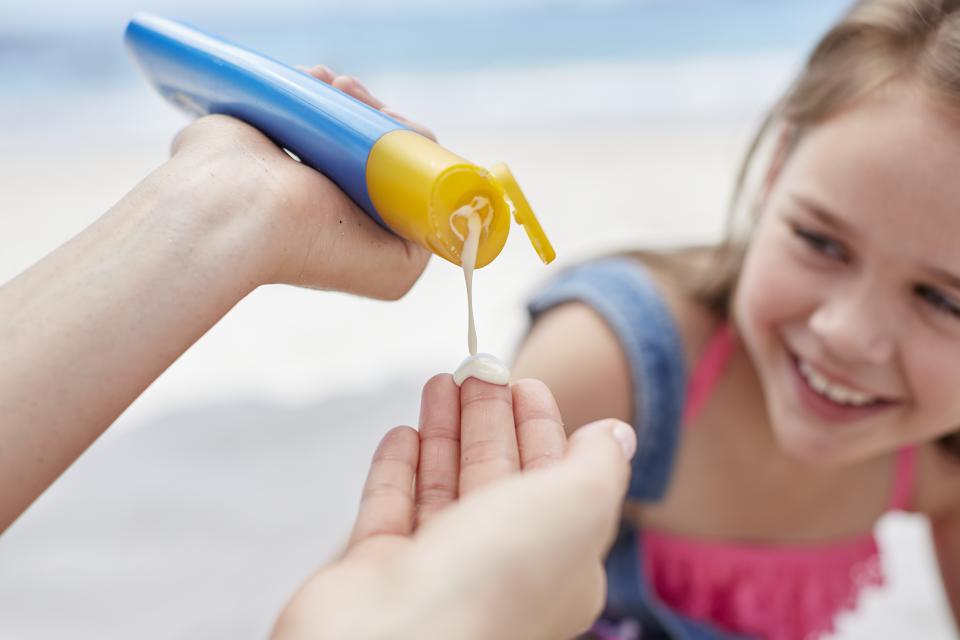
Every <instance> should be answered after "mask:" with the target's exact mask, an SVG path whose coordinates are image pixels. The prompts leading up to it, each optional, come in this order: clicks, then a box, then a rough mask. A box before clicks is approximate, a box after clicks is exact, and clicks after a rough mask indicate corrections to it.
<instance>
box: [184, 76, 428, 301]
mask: <svg viewBox="0 0 960 640" xmlns="http://www.w3.org/2000/svg"><path fill="white" fill-rule="evenodd" d="M303 71H304V72H305V73H309V74H310V75H311V76H313V77H315V78H317V79H318V80H321V81H323V82H327V83H329V84H331V85H332V86H334V87H336V88H337V89H340V90H341V91H343V92H344V93H347V94H348V95H350V96H352V97H354V98H356V99H357V100H360V101H361V102H364V103H366V104H368V105H370V106H372V107H374V108H376V109H380V110H382V111H384V113H387V114H388V115H390V116H391V117H393V118H395V119H397V120H398V121H400V122H402V123H403V124H405V125H407V126H409V127H411V128H413V129H415V130H417V131H418V132H420V133H422V134H423V135H426V136H428V137H430V138H433V133H432V132H430V131H429V130H427V129H426V128H425V127H423V126H421V125H418V124H416V123H413V122H410V121H409V120H407V119H406V118H404V117H403V116H401V115H399V114H397V113H396V112H394V111H392V110H390V109H387V108H386V107H384V105H383V103H382V102H380V101H379V100H378V99H377V98H376V97H374V96H373V95H372V94H371V93H370V92H369V91H368V90H367V89H366V88H365V87H364V86H363V85H362V84H360V82H359V81H357V80H356V79H355V78H352V77H350V76H338V75H336V74H334V73H333V72H332V71H330V70H329V69H328V68H326V67H323V66H318V67H313V68H310V69H303ZM171 156H172V162H175V163H178V164H179V165H180V166H181V167H182V168H183V167H185V168H186V169H187V171H186V172H182V171H181V172H179V173H177V174H176V175H177V176H182V175H183V174H184V173H186V174H188V175H191V176H194V180H195V181H196V183H197V184H196V186H197V188H200V189H203V190H204V191H206V192H207V193H210V192H211V191H214V192H216V193H219V194H221V195H222V197H221V198H218V199H217V201H218V202H220V203H221V207H222V209H223V211H219V212H212V215H231V214H232V213H233V212H234V211H236V210H238V209H240V208H244V209H250V210H252V211H253V212H254V213H253V214H252V217H251V219H250V224H251V225H255V227H256V232H255V233H251V234H245V235H244V236H243V237H244V238H253V239H254V240H255V244H254V245H253V246H243V247H238V249H237V250H238V252H245V253H248V254H249V253H259V254H260V255H252V256H250V259H256V260H258V261H259V263H262V264H265V265H267V267H266V268H265V270H264V275H263V282H261V283H258V284H266V283H268V282H279V283H286V284H294V285H299V286H305V287H311V288H316V289H327V290H335V291H343V292H347V293H353V294H357V295H362V296H367V297H372V298H380V299H396V298H399V297H401V296H402V295H404V294H405V293H406V292H407V291H408V290H409V289H410V287H411V286H413V283H414V282H416V280H417V278H419V277H420V274H421V273H422V272H423V269H424V267H425V266H426V263H427V259H428V257H429V253H428V252H427V251H426V250H425V249H423V248H422V247H420V246H419V245H416V244H414V243H412V242H409V241H408V240H405V239H403V238H400V237H398V236H396V235H394V234H392V233H390V232H388V231H386V230H384V229H383V228H382V227H380V226H379V225H378V224H377V223H376V222H374V221H373V220H372V219H371V218H370V217H369V216H367V215H366V214H365V213H364V212H363V211H362V210H361V209H360V208H359V207H358V206H357V205H356V204H354V202H353V201H352V200H350V198H348V197H347V196H346V195H345V194H344V193H343V192H342V191H341V190H340V189H339V188H338V187H337V185H336V184H334V183H333V182H332V181H331V180H329V179H328V178H327V177H326V176H324V175H323V174H321V173H320V172H318V171H316V170H314V169H312V168H310V167H308V166H306V165H304V164H301V163H300V162H298V161H296V160H294V159H293V158H291V157H290V156H289V155H288V154H287V153H286V152H285V151H284V150H283V149H281V148H280V147H278V146H277V145H276V144H275V143H274V142H273V141H271V140H270V139H269V138H267V137H266V136H265V135H263V134H262V133H260V132H259V131H258V130H257V129H255V128H254V127H252V126H250V125H248V124H245V123H243V122H241V121H239V120H236V119H234V118H231V117H228V116H223V115H212V116H206V117H203V118H200V119H198V120H196V121H194V122H193V123H191V124H190V125H189V126H187V127H186V128H185V129H183V130H182V131H181V132H180V133H179V134H178V135H177V137H176V138H175V139H174V141H173V144H172V148H171ZM251 203H252V205H253V206H248V205H250V204H251ZM244 242H245V241H244ZM245 244H249V243H246V242H245Z"/></svg>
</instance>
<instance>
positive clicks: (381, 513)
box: [274, 375, 635, 640]
mask: <svg viewBox="0 0 960 640" xmlns="http://www.w3.org/2000/svg"><path fill="white" fill-rule="evenodd" d="M634 448H635V438H634V435H633V430H632V429H631V428H630V427H629V426H627V425H625V424H623V423H621V422H618V421H612V420H610V421H601V422H599V423H594V424H593V425H588V426H587V427H583V428H581V429H579V430H578V431H577V432H576V434H575V435H574V436H573V437H572V438H571V439H570V442H567V441H566V436H565V435H564V430H563V424H562V421H561V418H560V414H559V411H558V410H557V405H556V402H555V401H554V399H553V396H552V394H551V393H550V391H549V390H548V389H547V388H546V387H545V386H544V385H543V384H542V383H540V382H538V381H534V380H521V381H519V382H516V383H513V384H512V385H511V386H510V387H504V386H496V385H490V384H487V383H484V382H480V381H478V380H475V379H472V378H471V379H468V380H467V381H466V382H465V383H464V384H463V387H462V388H461V389H458V388H457V387H456V385H455V384H454V383H453V380H452V379H451V378H450V376H446V375H444V376H437V377H434V378H432V379H431V380H430V381H429V382H428V383H427V385H426V386H425V387H424V392H423V399H422V406H421V415H420V430H419V433H418V432H417V431H414V430H413V429H411V428H409V427H398V428H396V429H393V430H392V431H390V432H388V433H387V435H386V436H384V438H383V440H382V441H381V443H380V446H379V447H378V449H377V452H376V454H375V455H374V458H373V462H372V463H371V466H370V472H369V475H368V478H367V482H366V485H365V487H364V490H363V495H362V498H361V503H360V509H359V514H358V516H357V520H356V524H355V526H354V529H353V533H352V535H351V538H350V542H349V544H348V545H347V549H346V551H345V552H344V554H343V555H342V557H340V558H339V559H338V560H337V561H335V562H334V563H332V564H331V565H329V566H328V567H325V568H323V569H321V570H320V571H319V572H318V573H317V574H315V575H314V576H313V577H312V578H310V580H308V581H307V583H306V584H305V585H304V586H303V587H302V588H301V589H300V591H299V592H298V593H297V594H296V595H295V596H294V598H293V599H292V600H291V601H290V603H289V604H288V606H287V607H286V609H285V610H284V612H283V614H282V615H281V617H280V619H279V620H278V623H277V626H276V628H275V630H274V638H276V639H279V640H288V639H291V638H308V637H309V638H338V637H353V638H424V639H429V638H441V637H442V638H447V637H457V638H464V639H469V638H490V637H496V638H524V639H533V638H562V637H571V636H573V635H575V634H577V633H579V632H580V631H583V630H584V629H586V628H587V627H588V626H589V624H590V623H591V622H592V621H593V620H594V619H595V618H596V616H597V615H598V614H599V612H600V608H601V606H602V603H603V600H604V594H605V579H604V571H603V563H602V561H603V557H604V555H605V553H606V550H607V548H608V547H609V544H610V542H611V541H612V538H613V535H614V532H615V526H616V521H617V516H618V514H619V508H620V503H621V501H622V499H623V495H624V492H625V489H626V483H627V479H628V476H629V466H628V463H627V461H628V459H629V458H630V457H631V456H632V454H633V450H634Z"/></svg>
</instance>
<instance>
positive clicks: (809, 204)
mask: <svg viewBox="0 0 960 640" xmlns="http://www.w3.org/2000/svg"><path fill="white" fill-rule="evenodd" d="M791 197H792V198H793V200H794V201H795V202H796V203H797V204H799V205H800V206H801V207H803V208H804V209H806V210H807V211H809V212H810V213H811V214H812V215H813V216H814V217H815V218H817V219H818V220H820V221H821V222H822V223H823V224H825V225H827V226H828V227H832V228H834V229H837V230H838V231H841V232H843V233H847V234H850V235H852V236H856V235H857V233H856V231H855V230H854V229H853V227H851V226H850V225H849V224H847V223H846V222H844V221H843V220H841V219H840V217H839V216H837V215H835V214H833V213H830V212H829V211H827V210H826V209H824V208H823V207H822V206H820V205H818V204H817V203H815V202H813V201H812V200H809V199H807V198H805V197H803V196H800V195H797V194H791ZM922 269H923V271H924V272H926V273H927V274H928V275H930V277H932V278H933V279H935V280H939V281H941V282H942V283H944V284H946V285H947V286H948V287H950V288H951V289H956V290H957V291H960V276H958V275H955V274H953V273H950V272H949V271H946V270H945V269H940V268H939V267H933V266H930V265H922Z"/></svg>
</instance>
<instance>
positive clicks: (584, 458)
mask: <svg viewBox="0 0 960 640" xmlns="http://www.w3.org/2000/svg"><path fill="white" fill-rule="evenodd" d="M636 449H637V436H636V433H635V432H634V430H633V427H631V426H630V425H628V424H627V423H625V422H621V421H620V420H599V421H597V422H591V423H590V424H587V425H584V426H583V427H580V428H579V429H577V430H576V431H575V432H574V434H573V435H572V436H571V437H570V441H569V442H568V444H567V451H566V455H565V462H564V464H563V465H562V466H563V467H566V468H567V470H568V479H569V481H570V482H571V484H572V487H571V489H570V491H572V492H573V494H574V495H575V496H576V504H579V505H581V508H582V509H585V510H587V511H588V512H591V513H592V514H593V515H594V517H593V518H590V519H589V520H590V521H593V522H595V523H597V524H598V525H599V526H604V527H605V528H607V529H606V534H607V535H605V536H601V537H602V539H603V540H604V542H605V544H606V545H609V543H610V542H612V540H613V535H614V533H615V532H616V524H617V519H618V516H619V514H620V509H621V507H622V505H623V498H624V496H625V495H626V492H627V484H628V482H629V481H630V470H631V468H630V464H629V462H630V460H631V459H632V458H633V454H634V453H635V452H636ZM604 548H606V547H604Z"/></svg>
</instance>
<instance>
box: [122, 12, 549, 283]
mask: <svg viewBox="0 0 960 640" xmlns="http://www.w3.org/2000/svg"><path fill="white" fill-rule="evenodd" d="M126 43H127V46H128V48H129V50H130V52H131V54H132V55H133V56H134V58H135V59H136V61H137V63H138V65H139V66H140V69H141V70H142V71H143V73H144V75H145V76H146V77H147V79H148V80H149V81H150V82H151V83H152V84H153V85H154V87H155V88H156V89H157V91H159V92H160V94H161V95H162V96H163V97H165V98H166V99H167V100H169V101H170V102H172V103H173V104H175V105H177V106H179V107H180V108H181V109H183V110H185V111H187V112H189V113H191V114H193V115H200V116H202V115H206V114H211V113H216V114H224V115H229V116H233V117H236V118H238V119H240V120H243V121H244V122H247V123H248V124H251V125H253V126H254V127H256V128H257V129H259V130H260V131H262V132H263V133H264V134H266V135H267V136H269V137H270V138H271V139H272V140H274V141H275V142H276V143H277V144H279V145H281V146H283V147H284V148H286V149H289V150H290V151H292V152H293V153H294V154H296V155H297V157H299V158H300V159H301V160H302V161H303V162H304V163H305V164H307V165H309V166H311V167H313V168H315V169H317V170H319V171H321V172H322V173H324V175H326V176H327V177H329V178H330V179H331V180H333V181H334V182H335V183H336V184H337V185H338V186H339V187H340V188H341V189H342V190H343V191H344V192H345V193H346V194H347V195H348V196H350V198H351V199H352V200H353V201H354V202H355V203H357V204H358V205H359V206H360V208H361V209H362V210H363V211H364V212H366V213H367V214H368V215H369V216H370V217H371V218H372V219H374V220H376V221H377V222H378V223H379V224H381V225H382V226H384V227H386V228H388V229H390V230H391V231H393V232H394V233H396V234H397V235H399V236H401V237H403V238H406V239H407V240H410V241H412V242H415V243H417V244H419V245H420V246H422V247H425V248H427V249H429V250H430V251H432V252H433V253H436V254H437V255H439V256H441V257H443V258H444V259H446V260H449V261H450V262H453V263H454V264H457V265H459V264H460V262H461V256H460V253H461V250H462V247H463V238H464V235H465V234H464V231H465V230H463V229H460V230H458V229H457V228H455V226H454V224H453V223H451V214H452V213H453V212H454V211H457V210H460V209H461V208H462V207H464V206H466V205H469V204H470V203H472V202H477V201H481V202H484V203H486V204H488V205H489V213H488V214H487V219H486V220H485V221H484V231H483V234H482V235H481V237H480V246H479V251H478V254H477V263H476V267H477V268H480V267H483V266H485V265H486V264H488V263H489V262H490V261H492V260H493V259H494V258H495V257H496V256H497V255H498V254H499V253H500V250H501V249H502V248H503V245H504V243H505V242H506V239H507V233H508V231H509V226H510V218H511V216H512V217H514V218H516V220H517V222H518V223H520V224H522V225H523V226H524V228H525V229H526V231H527V235H528V236H529V238H530V240H531V242H532V244H533V245H534V248H535V250H536V251H537V254H538V255H539V256H540V258H541V259H542V260H543V261H544V262H550V261H551V260H553V258H554V255H555V254H554V252H553V248H552V247H551V246H550V243H549V241H548V240H547V238H546V236H545V234H544V232H543V229H542V228H541V227H540V224H539V222H538V221H537V219H536V217H535V216H534V214H533V211H532V210H531V209H530V206H529V204H528V203H527V201H526V198H525V197H524V195H523V193H522V191H521V190H520V187H519V185H517V183H516V181H515V180H514V179H513V175H512V174H511V173H510V170H509V169H508V168H507V166H506V165H505V164H499V165H497V166H495V167H493V168H491V169H490V170H489V171H488V170H486V169H483V168H481V167H478V166H476V165H474V164H472V163H470V162H468V161H466V160H464V159H463V158H461V157H459V156H457V155H456V154H454V153H451V152H450V151H448V150H446V149H444V148H443V147H441V146H439V145H438V144H436V142H435V141H433V140H431V139H429V138H427V137H425V136H423V135H421V134H419V133H418V132H416V131H414V130H412V129H410V128H409V127H407V126H405V125H404V124H403V123H401V122H398V121H397V120H395V119H393V118H391V117H389V116H387V115H385V114H383V113H381V112H379V111H378V110H376V109H372V108H370V107H369V106H368V105H365V104H363V103H361V102H359V101H357V100H355V99H354V98H352V97H350V96H348V95H346V94H344V93H342V92H340V91H337V90H336V89H334V88H331V87H329V86H328V85H326V84H324V83H321V82H317V80H316V78H313V77H310V76H309V75H307V74H304V73H301V72H299V71H297V70H295V69H292V68H290V67H288V66H286V65H283V64H281V63H279V62H277V61H275V60H272V59H270V58H267V57H265V56H263V55H260V54H258V53H256V52H253V51H251V50H249V49H246V48H244V47H241V46H239V45H236V44H233V43H229V42H226V41H224V40H221V39H219V38H217V37H215V36H212V35H210V34H207V33H204V32H202V31H200V30H198V29H195V28H193V27H189V26H187V25H184V24H181V23H178V22H174V21H172V20H167V19H164V18H160V17H158V16H153V15H149V14H138V15H137V16H135V17H134V18H133V20H131V21H130V24H129V25H128V27H127V31H126ZM478 199H479V200H478Z"/></svg>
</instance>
